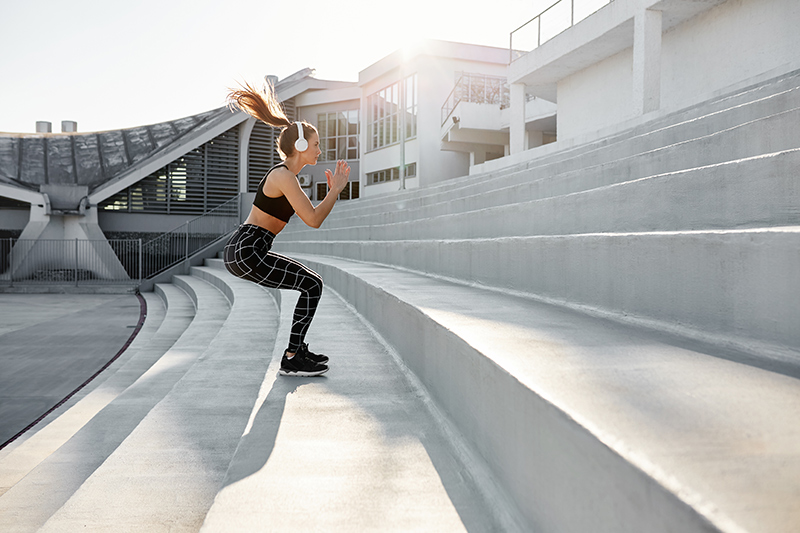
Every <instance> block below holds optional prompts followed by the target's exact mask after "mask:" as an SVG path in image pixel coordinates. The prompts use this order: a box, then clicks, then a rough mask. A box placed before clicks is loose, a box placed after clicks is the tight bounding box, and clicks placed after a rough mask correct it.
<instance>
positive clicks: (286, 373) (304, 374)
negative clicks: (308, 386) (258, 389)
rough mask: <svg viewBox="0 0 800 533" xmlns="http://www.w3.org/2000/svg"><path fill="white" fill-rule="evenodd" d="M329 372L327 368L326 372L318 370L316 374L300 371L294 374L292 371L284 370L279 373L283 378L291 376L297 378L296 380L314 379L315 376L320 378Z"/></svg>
mask: <svg viewBox="0 0 800 533" xmlns="http://www.w3.org/2000/svg"><path fill="white" fill-rule="evenodd" d="M327 371H328V369H327V368H326V369H325V370H316V371H314V372H304V371H300V370H298V371H294V372H293V371H291V370H284V369H282V368H281V369H280V370H279V371H278V373H279V374H280V375H281V376H289V377H296V378H312V377H314V376H320V375H322V374H324V373H325V372H327Z"/></svg>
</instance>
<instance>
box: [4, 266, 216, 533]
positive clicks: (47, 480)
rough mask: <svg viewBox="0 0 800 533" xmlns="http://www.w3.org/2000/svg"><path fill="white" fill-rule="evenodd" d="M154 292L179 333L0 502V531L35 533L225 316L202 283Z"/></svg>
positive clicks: (174, 379) (184, 282)
mask: <svg viewBox="0 0 800 533" xmlns="http://www.w3.org/2000/svg"><path fill="white" fill-rule="evenodd" d="M179 286H180V287H186V288H187V289H189V292H190V293H191V295H189V294H187V292H185V291H184V290H183V289H182V288H179ZM157 291H158V292H159V293H161V294H162V296H163V297H164V299H165V301H166V302H167V314H168V318H169V324H171V325H174V327H176V328H178V329H181V328H185V329H184V331H183V333H182V334H181V335H180V337H179V338H178V339H177V341H175V342H174V343H173V344H172V346H170V347H169V348H168V349H167V350H166V352H164V353H163V355H162V356H161V357H160V358H159V359H158V361H157V362H155V363H154V364H152V365H151V366H150V367H149V368H148V369H147V370H146V371H145V372H144V373H143V374H141V376H139V378H138V379H136V381H135V382H134V383H133V384H132V385H130V386H129V387H127V388H126V389H125V390H124V391H123V392H122V393H121V394H119V395H118V396H117V397H116V398H114V400H113V401H111V402H110V403H109V404H108V405H106V406H105V407H104V408H103V409H102V410H100V412H99V413H97V414H96V415H95V416H94V417H92V418H91V420H89V421H88V422H87V423H86V424H85V425H83V426H82V427H81V428H80V430H78V431H77V432H76V433H75V434H74V435H73V436H72V438H70V439H69V440H68V441H67V442H66V443H65V444H64V445H62V446H61V447H60V448H59V449H58V450H56V451H55V452H53V453H52V454H51V455H50V456H48V457H47V458H46V459H45V460H44V461H42V462H41V463H40V464H39V465H38V466H37V467H36V468H34V469H33V470H32V471H31V472H30V473H29V474H28V475H26V476H25V477H24V478H23V479H22V480H20V481H19V482H18V483H16V484H15V485H14V486H13V487H12V488H11V489H9V490H8V491H7V492H6V493H5V494H4V495H3V496H2V497H0V530H3V531H8V532H29V531H36V530H37V529H38V528H39V527H41V526H42V525H43V524H44V523H45V522H46V521H47V520H48V519H49V518H50V517H51V516H52V515H53V513H55V512H56V511H58V509H59V508H61V507H62V506H63V505H64V503H65V502H67V501H68V500H69V499H70V498H71V497H72V496H73V494H75V492H76V491H78V490H79V489H80V487H81V486H82V485H83V484H84V483H85V481H86V480H87V479H89V478H90V477H91V476H92V475H93V473H94V472H95V471H96V470H97V469H98V468H99V467H100V466H101V465H103V464H104V463H105V462H106V461H107V460H108V458H109V457H110V456H111V455H112V454H113V453H114V452H115V451H116V450H117V448H118V447H119V446H120V445H121V443H122V442H123V441H125V439H127V438H128V436H129V435H130V434H131V433H132V432H133V431H134V430H135V428H136V427H137V426H138V425H139V423H140V422H141V421H142V420H143V419H144V418H145V417H146V416H147V414H148V413H149V412H150V411H151V409H152V408H153V407H154V406H155V405H156V404H158V402H159V401H161V399H163V398H164V396H166V394H167V393H168V392H169V391H170V390H171V389H172V387H173V386H174V385H175V383H176V382H177V381H178V380H179V379H180V378H181V377H182V376H183V374H185V373H186V371H187V370H188V369H189V368H190V367H191V366H192V365H193V364H194V362H195V361H196V360H197V358H198V357H199V356H200V355H201V354H202V352H203V351H204V349H205V346H206V345H207V344H208V342H210V340H211V339H213V337H214V336H215V335H216V332H217V331H218V330H219V328H220V327H221V325H222V323H223V322H224V319H225V317H226V316H227V312H228V308H229V307H228V304H227V300H225V298H224V297H223V296H222V294H221V293H219V291H218V290H216V289H215V288H213V287H211V286H210V285H208V284H207V283H204V282H202V281H199V280H197V281H193V280H189V279H179V278H176V284H175V285H159V286H157ZM214 294H216V295H217V297H216V298H215V297H214ZM200 295H208V296H209V298H199V296H200ZM192 297H194V298H195V301H194V302H193V300H192ZM204 302H205V303H204ZM187 322H188V325H184V324H185V323H187ZM43 486H46V487H47V490H46V491H43V490H42V487H43Z"/></svg>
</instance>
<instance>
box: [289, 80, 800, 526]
mask: <svg viewBox="0 0 800 533" xmlns="http://www.w3.org/2000/svg"><path fill="white" fill-rule="evenodd" d="M798 118H800V76H798V73H796V72H795V73H791V74H788V75H785V76H781V77H779V78H776V79H773V80H770V81H767V82H763V83H759V84H758V85H754V86H752V87H748V88H746V89H742V90H739V91H735V92H732V93H730V94H726V95H723V96H720V97H719V98H716V99H714V100H711V101H709V102H706V103H704V104H701V105H697V106H693V107H692V108H690V109H685V110H681V111H679V112H675V113H671V114H669V115H666V116H663V117H660V118H658V119H656V120H652V121H650V122H648V123H645V124H642V125H640V126H637V127H635V128H631V129H629V130H627V131H623V132H619V133H617V134H614V135H611V136H608V137H605V138H602V139H599V140H596V141H593V142H590V143H584V144H582V145H573V146H568V147H559V146H558V145H551V146H547V147H543V148H542V149H540V150H538V151H536V150H533V151H531V157H530V159H529V160H527V161H526V162H524V163H519V164H516V165H514V166H509V167H507V168H499V167H497V168H495V169H494V170H492V171H487V172H485V173H482V174H479V175H472V176H466V177H463V178H459V179H454V180H449V181H447V182H445V183H441V184H439V185H436V186H433V187H429V188H424V189H417V190H411V191H399V192H397V193H395V194H392V195H388V196H386V197H382V198H369V197H367V198H362V199H359V200H357V201H352V202H342V203H339V204H337V206H336V208H335V209H334V211H333V213H332V214H331V215H330V216H329V217H328V219H327V220H326V221H325V223H324V225H323V227H322V229H320V230H310V229H308V228H306V227H305V226H303V225H302V223H301V222H300V221H298V220H293V221H292V222H291V223H290V224H289V226H287V228H286V229H285V230H284V231H283V232H282V233H281V235H280V236H279V238H278V240H277V241H276V246H275V250H276V251H278V252H283V253H287V254H289V255H292V256H293V257H296V258H298V259H300V260H302V261H304V262H306V263H307V264H309V265H310V266H311V267H312V268H314V269H315V270H317V271H318V272H320V273H321V274H322V276H323V278H324V279H325V280H326V283H327V286H328V287H330V288H333V289H334V290H336V291H337V292H339V293H340V294H341V295H342V297H343V298H344V299H345V300H347V301H348V302H349V303H350V305H352V306H353V307H354V308H355V309H356V310H357V311H358V312H359V313H361V314H362V315H363V316H364V317H366V319H367V320H368V321H369V322H370V323H371V324H372V325H373V326H374V327H375V329H376V330H377V331H378V332H379V334H380V335H382V336H383V337H384V338H385V339H386V340H387V342H388V343H389V344H390V345H392V346H393V347H394V348H395V349H396V350H397V353H398V354H399V357H400V358H401V359H402V361H403V363H404V364H405V365H407V366H408V368H409V369H410V371H411V372H412V373H413V374H414V375H415V376H417V377H418V379H419V380H420V382H421V384H422V386H423V387H424V388H425V390H427V391H428V393H429V394H430V396H431V397H432V398H433V401H434V402H435V404H436V405H438V406H440V408H441V409H442V412H443V413H444V416H446V417H447V418H449V419H450V420H452V421H453V423H454V425H455V427H456V428H457V430H458V431H459V432H460V433H461V434H462V435H463V436H464V438H465V441H466V442H467V445H468V446H469V447H470V448H471V449H472V450H474V453H475V454H477V455H478V456H479V457H481V458H482V459H483V460H485V461H486V463H487V464H488V465H489V468H490V471H491V473H492V475H493V476H494V478H495V479H496V480H497V483H498V484H499V485H500V487H501V489H502V490H503V491H505V493H506V494H508V495H509V498H510V499H511V500H512V503H513V504H514V506H515V507H516V508H517V509H518V510H519V512H520V513H521V515H522V516H523V517H524V521H525V527H528V528H530V529H531V530H533V531H609V532H611V531H613V532H619V531H631V532H640V531H752V532H776V531H781V532H783V531H785V532H789V531H796V529H797V525H798V524H800V507H798V505H797V502H798V501H800V425H798V424H797V420H800V418H799V417H800V382H799V381H798V378H800V329H799V328H798V327H797V325H798V318H799V317H800V275H798V272H800V177H799V176H798V168H800V166H798V163H800V159H799V158H800V122H798V120H797V119H798ZM495 166H497V164H495ZM420 171H422V172H424V169H420Z"/></svg>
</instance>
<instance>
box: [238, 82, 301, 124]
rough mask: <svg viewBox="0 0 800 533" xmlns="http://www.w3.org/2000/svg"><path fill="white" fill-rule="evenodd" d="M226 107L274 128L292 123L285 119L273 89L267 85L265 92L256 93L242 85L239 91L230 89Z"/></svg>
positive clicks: (247, 86)
mask: <svg viewBox="0 0 800 533" xmlns="http://www.w3.org/2000/svg"><path fill="white" fill-rule="evenodd" d="M228 107H230V108H231V109H232V110H233V109H234V108H236V107H238V108H239V109H241V110H242V111H244V112H245V113H247V114H248V115H250V116H252V117H255V118H257V119H259V120H261V121H262V122H265V123H266V124H269V125H270V126H275V127H276V128H281V127H284V128H285V127H286V126H289V125H290V124H291V123H292V122H291V121H290V120H289V119H288V118H286V114H285V113H284V112H283V109H281V104H280V103H279V102H278V98H277V97H276V96H275V89H274V88H273V87H272V86H271V85H267V90H266V92H261V91H257V90H256V89H253V87H251V86H250V84H249V83H244V84H243V85H242V88H241V89H231V90H230V92H229V93H228Z"/></svg>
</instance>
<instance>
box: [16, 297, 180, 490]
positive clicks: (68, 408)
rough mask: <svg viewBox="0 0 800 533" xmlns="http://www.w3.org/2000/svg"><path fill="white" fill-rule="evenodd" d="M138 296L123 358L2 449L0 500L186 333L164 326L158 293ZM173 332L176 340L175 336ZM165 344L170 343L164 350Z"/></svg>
mask: <svg viewBox="0 0 800 533" xmlns="http://www.w3.org/2000/svg"><path fill="white" fill-rule="evenodd" d="M142 297H143V298H144V299H145V301H146V306H147V311H146V312H147V317H146V320H145V322H144V325H143V326H142V329H141V330H140V331H139V333H138V334H137V335H136V338H135V339H134V340H133V342H132V343H131V344H130V345H129V346H128V348H127V349H126V350H125V351H124V352H123V353H122V355H120V357H119V358H117V360H116V361H114V362H113V363H112V364H111V365H110V366H109V367H108V368H107V369H106V370H105V371H104V372H103V373H102V374H100V375H99V376H98V377H97V378H96V379H94V380H93V381H92V382H90V383H89V384H88V385H87V386H86V387H84V388H83V389H81V390H80V391H79V392H78V393H77V394H75V395H74V396H73V397H72V398H70V400H69V401H67V402H65V403H64V404H63V405H62V406H61V407H59V408H58V409H56V410H55V411H53V412H52V413H50V414H49V415H48V416H47V418H45V419H44V420H42V421H41V422H40V423H39V424H38V425H37V426H35V427H34V428H33V429H32V430H30V431H29V432H28V433H26V434H25V435H23V437H21V438H20V439H18V440H17V441H15V442H14V443H13V444H12V445H11V446H9V448H7V449H6V450H3V452H4V453H3V455H2V456H0V495H2V494H3V493H5V492H6V491H7V490H8V489H9V488H11V487H12V486H14V485H15V484H16V483H17V482H18V481H19V480H21V479H22V478H23V477H25V476H26V475H27V474H28V473H29V472H30V471H31V470H33V469H34V468H35V467H36V466H37V465H38V464H39V463H41V462H42V461H43V460H44V459H46V458H47V457H48V456H49V455H50V454H52V453H53V452H54V451H56V450H57V449H58V448H60V447H61V446H62V445H63V444H64V443H65V442H67V441H68V440H69V439H70V438H72V436H73V435H74V434H75V433H76V432H77V431H78V430H79V429H80V428H82V427H83V426H84V425H85V424H86V423H87V422H88V421H89V420H91V418H92V417H93V416H95V415H96V414H97V413H98V412H100V410H101V409H103V408H104V407H105V406H106V405H108V404H109V403H110V402H111V401H112V400H113V399H114V398H116V397H117V396H119V394H121V393H122V391H123V390H125V388H127V387H128V386H129V385H130V384H131V383H133V382H134V381H135V380H136V379H138V377H139V376H141V374H143V373H144V372H145V371H146V370H147V369H148V368H149V367H150V366H151V365H152V364H153V363H154V362H155V361H156V360H157V359H158V358H159V357H160V356H161V355H163V353H164V352H165V351H166V350H167V349H168V348H169V346H170V345H172V344H173V343H174V342H175V339H177V337H178V336H179V335H180V333H181V332H182V331H183V329H185V327H184V328H183V329H181V328H180V327H176V325H172V326H170V324H171V323H172V316H170V317H169V318H168V319H167V324H166V325H165V324H164V320H165V317H166V312H165V311H166V310H165V307H164V302H163V300H162V299H161V298H160V297H159V296H158V295H157V294H155V293H146V294H143V295H142ZM186 325H188V322H186ZM162 326H163V327H162ZM173 331H174V332H175V333H177V335H173V334H172V333H171V332H173ZM169 338H171V339H172V340H171V341H170V340H168V339H169ZM165 339H167V342H168V344H166V345H164V340H165Z"/></svg>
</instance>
